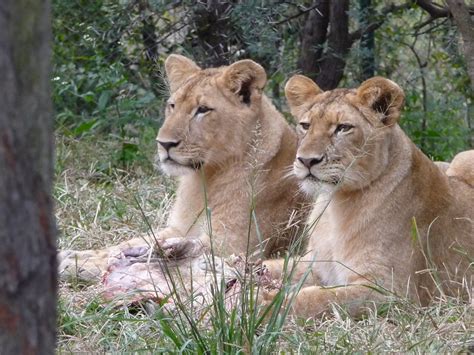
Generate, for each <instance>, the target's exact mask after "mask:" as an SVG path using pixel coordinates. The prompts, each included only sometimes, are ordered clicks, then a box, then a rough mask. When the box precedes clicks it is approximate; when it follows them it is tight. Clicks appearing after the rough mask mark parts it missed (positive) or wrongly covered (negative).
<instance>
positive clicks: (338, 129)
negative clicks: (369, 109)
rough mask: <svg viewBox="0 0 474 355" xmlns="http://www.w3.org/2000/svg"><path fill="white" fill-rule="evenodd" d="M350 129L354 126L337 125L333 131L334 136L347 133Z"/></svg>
mask: <svg viewBox="0 0 474 355" xmlns="http://www.w3.org/2000/svg"><path fill="white" fill-rule="evenodd" d="M352 128H354V126H352V125H350V124H339V125H337V127H336V130H335V131H334V134H338V133H343V132H349V131H350V130H351V129H352Z"/></svg>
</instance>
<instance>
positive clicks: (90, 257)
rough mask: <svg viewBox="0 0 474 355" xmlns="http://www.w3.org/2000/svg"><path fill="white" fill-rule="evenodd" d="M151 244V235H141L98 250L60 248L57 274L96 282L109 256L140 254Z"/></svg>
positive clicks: (102, 272)
mask: <svg viewBox="0 0 474 355" xmlns="http://www.w3.org/2000/svg"><path fill="white" fill-rule="evenodd" d="M151 245H153V237H152V236H142V237H136V238H133V239H131V240H127V241H125V242H122V243H120V244H118V245H114V246H111V247H107V248H103V249H98V250H62V251H60V252H59V253H58V265H59V267H58V270H59V276H60V278H61V279H62V280H71V279H73V280H81V281H87V282H97V281H99V280H100V279H101V278H102V276H103V275H104V273H105V272H106V271H107V268H108V266H109V260H110V258H113V257H118V256H119V255H120V254H121V253H124V254H125V255H126V256H140V255H143V254H145V253H146V252H147V251H148V250H149V248H150V246H151Z"/></svg>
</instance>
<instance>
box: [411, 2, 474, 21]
mask: <svg viewBox="0 0 474 355" xmlns="http://www.w3.org/2000/svg"><path fill="white" fill-rule="evenodd" d="M414 3H415V4H417V5H418V6H419V7H421V8H422V9H423V10H425V11H426V12H427V13H429V14H430V16H431V17H432V18H435V19H436V18H440V17H451V16H452V15H451V11H450V10H449V8H448V7H445V6H441V5H439V4H436V3H433V1H431V0H414ZM466 7H467V6H466ZM467 9H468V11H469V14H470V15H474V6H470V7H467Z"/></svg>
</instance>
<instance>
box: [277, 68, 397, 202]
mask: <svg viewBox="0 0 474 355" xmlns="http://www.w3.org/2000/svg"><path fill="white" fill-rule="evenodd" d="M285 94H286V97H287V99H288V104H289V106H290V109H291V113H292V114H293V115H294V116H295V117H296V118H297V120H298V122H299V123H298V127H297V132H298V135H299V139H300V144H299V148H298V152H297V156H296V159H295V162H294V173H295V175H296V176H297V177H298V178H299V179H300V180H301V187H302V189H303V190H304V191H306V192H307V193H309V194H313V193H315V192H317V191H319V190H320V189H321V188H322V189H326V190H329V191H333V190H334V189H335V188H336V187H337V188H338V189H344V190H354V189H360V188H362V187H364V186H367V185H369V184H370V183H371V182H372V181H374V180H375V179H377V177H378V176H380V174H382V172H383V170H384V167H385V166H386V165H387V163H388V161H389V159H390V157H391V156H390V155H391V154H394V152H391V151H389V147H390V133H391V132H392V130H393V129H394V127H395V126H396V124H397V121H398V119H399V117H400V111H401V109H402V106H403V103H404V93H403V91H402V89H401V88H400V87H399V86H398V85H397V84H395V83H394V82H392V81H390V80H388V79H384V78H381V77H375V78H372V79H369V80H367V81H365V82H364V83H362V85H361V86H360V87H359V88H357V89H335V90H331V91H327V92H323V91H322V90H321V89H320V88H319V87H318V86H317V85H316V84H315V83H314V82H313V81H312V80H311V79H309V78H307V77H304V76H302V75H295V76H293V77H292V78H291V79H290V80H289V81H288V83H287V84H286V87H285Z"/></svg>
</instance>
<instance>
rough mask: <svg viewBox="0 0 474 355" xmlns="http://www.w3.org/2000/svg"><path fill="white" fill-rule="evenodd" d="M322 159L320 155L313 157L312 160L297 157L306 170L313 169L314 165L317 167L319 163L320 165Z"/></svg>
mask: <svg viewBox="0 0 474 355" xmlns="http://www.w3.org/2000/svg"><path fill="white" fill-rule="evenodd" d="M323 159H324V156H323V155H321V156H319V157H313V158H301V157H298V160H299V161H300V162H301V163H302V164H303V165H304V166H306V167H307V168H308V169H311V167H313V166H314V165H317V164H319V163H321V162H322V161H323Z"/></svg>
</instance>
